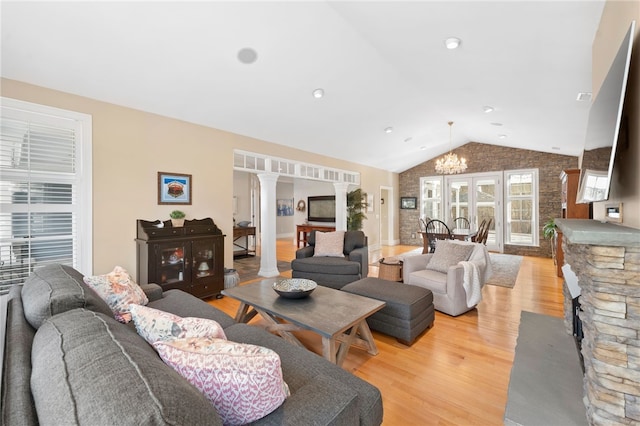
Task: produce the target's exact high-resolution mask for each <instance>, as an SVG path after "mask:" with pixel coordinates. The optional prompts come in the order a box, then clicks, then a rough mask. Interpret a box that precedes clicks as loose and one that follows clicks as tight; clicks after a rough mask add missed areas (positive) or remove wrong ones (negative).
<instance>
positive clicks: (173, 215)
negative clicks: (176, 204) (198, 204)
mask: <svg viewBox="0 0 640 426" xmlns="http://www.w3.org/2000/svg"><path fill="white" fill-rule="evenodd" d="M185 216H186V214H184V212H183V211H181V210H174V211H172V212H171V213H169V217H170V218H171V219H184V217H185Z"/></svg>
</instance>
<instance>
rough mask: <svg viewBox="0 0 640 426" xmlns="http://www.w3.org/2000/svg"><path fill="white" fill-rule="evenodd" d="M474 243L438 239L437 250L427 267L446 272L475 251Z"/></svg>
mask: <svg viewBox="0 0 640 426" xmlns="http://www.w3.org/2000/svg"><path fill="white" fill-rule="evenodd" d="M473 248H474V243H465V242H461V241H454V240H438V241H436V251H435V253H433V256H432V257H431V260H429V263H427V269H430V270H432V271H437V272H442V273H443V274H446V273H447V272H448V271H449V267H451V266H455V265H457V264H458V262H462V261H465V260H468V259H469V256H470V255H471V252H472V251H473Z"/></svg>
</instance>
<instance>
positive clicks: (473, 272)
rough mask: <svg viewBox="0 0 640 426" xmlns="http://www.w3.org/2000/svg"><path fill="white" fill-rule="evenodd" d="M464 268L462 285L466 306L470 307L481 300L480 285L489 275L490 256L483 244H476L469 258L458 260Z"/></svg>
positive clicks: (490, 272)
mask: <svg viewBox="0 0 640 426" xmlns="http://www.w3.org/2000/svg"><path fill="white" fill-rule="evenodd" d="M458 265H462V267H463V269H464V278H463V282H462V286H463V287H464V291H465V292H466V293H467V307H469V308H472V307H474V306H476V305H477V304H478V303H479V302H480V301H481V300H482V287H483V286H484V283H485V282H487V280H488V279H489V278H490V277H491V274H492V273H493V269H492V268H491V258H490V257H489V251H488V250H487V247H486V246H485V245H484V244H476V247H475V248H474V249H473V252H471V256H469V260H467V261H462V262H459V263H458Z"/></svg>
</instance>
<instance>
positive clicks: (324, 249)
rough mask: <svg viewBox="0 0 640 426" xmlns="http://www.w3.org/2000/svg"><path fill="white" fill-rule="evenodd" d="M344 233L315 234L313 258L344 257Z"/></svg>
mask: <svg viewBox="0 0 640 426" xmlns="http://www.w3.org/2000/svg"><path fill="white" fill-rule="evenodd" d="M343 250H344V231H334V232H316V245H315V246H314V248H313V256H314V257H319V256H329V257H344V253H343Z"/></svg>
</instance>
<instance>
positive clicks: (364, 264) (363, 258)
mask: <svg viewBox="0 0 640 426" xmlns="http://www.w3.org/2000/svg"><path fill="white" fill-rule="evenodd" d="M349 260H350V261H352V262H358V263H359V264H360V276H361V277H362V278H365V277H367V276H368V275H369V247H367V246H364V247H360V248H357V249H353V250H351V252H350V253H349Z"/></svg>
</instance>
